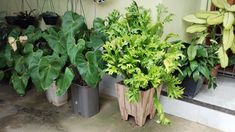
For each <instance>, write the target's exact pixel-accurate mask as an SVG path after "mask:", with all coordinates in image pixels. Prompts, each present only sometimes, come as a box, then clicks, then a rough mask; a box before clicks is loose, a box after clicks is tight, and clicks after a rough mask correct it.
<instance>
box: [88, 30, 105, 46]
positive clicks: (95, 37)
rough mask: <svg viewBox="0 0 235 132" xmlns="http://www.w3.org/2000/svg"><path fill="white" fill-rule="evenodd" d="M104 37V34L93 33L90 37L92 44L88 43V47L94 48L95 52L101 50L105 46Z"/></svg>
mask: <svg viewBox="0 0 235 132" xmlns="http://www.w3.org/2000/svg"><path fill="white" fill-rule="evenodd" d="M103 36H104V35H103V34H102V33H97V32H93V33H92V34H91V36H90V42H88V43H87V47H89V48H93V49H94V50H96V49H98V48H100V47H101V46H102V45H103V44H104V41H103V39H102V37H103Z"/></svg>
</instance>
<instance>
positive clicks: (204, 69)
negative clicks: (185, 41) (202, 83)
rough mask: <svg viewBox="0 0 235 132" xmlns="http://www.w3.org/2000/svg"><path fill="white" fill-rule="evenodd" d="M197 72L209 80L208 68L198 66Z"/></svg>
mask: <svg viewBox="0 0 235 132" xmlns="http://www.w3.org/2000/svg"><path fill="white" fill-rule="evenodd" d="M198 71H199V72H200V73H201V74H202V75H203V76H204V77H205V78H206V79H209V78H210V75H211V72H210V70H209V69H208V67H206V66H202V65H200V66H199V67H198Z"/></svg>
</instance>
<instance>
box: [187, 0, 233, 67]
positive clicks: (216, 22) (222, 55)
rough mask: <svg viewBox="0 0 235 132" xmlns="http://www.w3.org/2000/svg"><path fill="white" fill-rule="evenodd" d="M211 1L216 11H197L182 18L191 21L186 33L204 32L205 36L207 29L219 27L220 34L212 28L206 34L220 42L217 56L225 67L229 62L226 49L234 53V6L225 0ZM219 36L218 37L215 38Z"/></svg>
mask: <svg viewBox="0 0 235 132" xmlns="http://www.w3.org/2000/svg"><path fill="white" fill-rule="evenodd" d="M212 3H213V4H214V5H215V6H216V7H217V8H218V11H198V12H196V13H195V14H191V15H188V16H185V17H184V18H183V19H184V20H185V21H187V22H190V23H192V25H191V26H189V27H188V28H187V29H186V32H188V33H197V34H198V33H199V34H201V33H204V34H205V35H204V38H206V37H208V36H207V30H208V29H210V28H212V29H216V28H217V29H219V30H220V32H221V35H217V34H216V30H212V31H211V32H210V33H209V34H208V35H210V36H211V38H212V39H214V40H217V43H218V44H220V48H219V49H218V51H217V53H218V57H219V59H220V65H221V67H222V68H225V67H227V66H228V64H229V57H228V55H227V50H229V49H231V50H232V51H233V52H234V53H235V44H234V32H233V31H234V26H233V23H234V12H235V8H234V6H231V5H229V3H228V2H227V0H212ZM216 37H217V38H219V39H216Z"/></svg>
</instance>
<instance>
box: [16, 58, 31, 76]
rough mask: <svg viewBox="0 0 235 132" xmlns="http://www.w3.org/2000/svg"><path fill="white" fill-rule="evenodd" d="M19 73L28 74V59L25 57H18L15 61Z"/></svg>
mask: <svg viewBox="0 0 235 132" xmlns="http://www.w3.org/2000/svg"><path fill="white" fill-rule="evenodd" d="M14 69H15V70H16V71H17V73H20V74H23V73H25V72H28V66H27V62H26V59H25V58H24V57H23V56H18V57H17V58H16V60H15V68H14Z"/></svg>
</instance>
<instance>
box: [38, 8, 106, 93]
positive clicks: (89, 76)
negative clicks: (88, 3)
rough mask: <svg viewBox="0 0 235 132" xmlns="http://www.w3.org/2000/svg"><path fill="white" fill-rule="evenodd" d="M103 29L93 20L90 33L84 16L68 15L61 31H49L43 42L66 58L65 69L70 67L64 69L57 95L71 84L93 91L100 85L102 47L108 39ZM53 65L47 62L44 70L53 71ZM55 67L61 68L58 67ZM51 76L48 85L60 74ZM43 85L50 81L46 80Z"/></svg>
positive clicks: (98, 20) (68, 13) (96, 20)
mask: <svg viewBox="0 0 235 132" xmlns="http://www.w3.org/2000/svg"><path fill="white" fill-rule="evenodd" d="M102 25H103V21H102V20H101V19H98V18H97V19H95V20H94V26H93V28H92V29H88V28H87V25H86V24H85V19H84V17H83V16H81V15H78V14H77V13H75V12H71V11H68V12H66V13H65V14H64V16H63V17H62V27H61V29H60V30H59V31H55V30H54V29H49V30H48V31H47V33H45V34H44V38H45V39H46V40H47V42H48V43H49V45H50V47H51V48H53V50H54V54H56V55H57V56H60V57H62V58H64V60H63V65H64V64H67V65H65V66H66V68H64V69H65V73H64V75H63V76H61V78H58V79H57V86H58V95H62V94H63V93H64V92H65V91H67V89H68V88H69V86H70V85H71V83H72V80H74V81H75V83H78V84H80V85H88V86H90V87H96V86H97V85H98V83H99V81H100V79H101V76H102V69H103V67H104V66H103V61H102V59H101V55H102V52H101V51H100V47H101V46H102V45H103V44H104V41H105V39H106V38H105V36H104V35H103V33H101V32H100V30H101V29H100V28H101V27H102ZM100 26H101V27H100ZM52 60H53V59H52ZM50 64H52V63H51V62H49V61H47V63H45V66H46V67H50ZM55 65H58V64H56V63H55ZM51 68H52V67H51ZM54 68H56V67H54ZM58 70H60V68H58V69H55V71H58ZM50 71H51V73H52V74H53V73H54V72H53V70H50ZM42 72H44V70H42ZM46 73H48V72H46ZM75 73H76V75H75ZM52 74H51V77H50V78H51V81H50V82H48V84H49V83H51V82H52V80H53V78H54V79H55V77H58V74H57V75H55V77H53V75H52ZM44 81H47V78H46V77H45V80H44Z"/></svg>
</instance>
